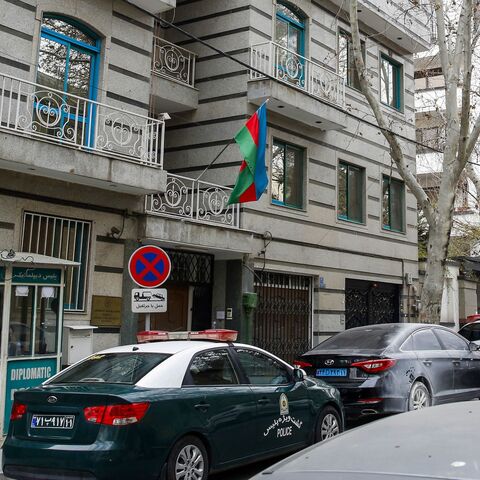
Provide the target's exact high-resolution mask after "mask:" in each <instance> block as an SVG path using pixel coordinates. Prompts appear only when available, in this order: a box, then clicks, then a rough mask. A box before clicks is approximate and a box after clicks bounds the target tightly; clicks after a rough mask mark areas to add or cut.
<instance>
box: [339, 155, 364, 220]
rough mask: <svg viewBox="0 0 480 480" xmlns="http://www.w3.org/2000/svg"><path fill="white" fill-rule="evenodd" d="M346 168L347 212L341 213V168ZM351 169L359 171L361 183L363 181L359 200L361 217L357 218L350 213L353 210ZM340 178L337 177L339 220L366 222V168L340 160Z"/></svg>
mask: <svg viewBox="0 0 480 480" xmlns="http://www.w3.org/2000/svg"><path fill="white" fill-rule="evenodd" d="M342 168H344V169H345V172H346V175H345V177H346V178H345V210H346V212H347V213H346V214H345V215H344V214H341V213H340V193H341V192H340V174H341V169H342ZM350 171H352V172H355V171H356V172H358V173H359V175H361V178H360V183H361V195H360V197H361V198H359V199H357V201H359V202H360V209H361V212H360V217H361V218H355V217H354V216H353V213H352V214H350V212H349V210H351V205H350V190H352V188H351V187H350V181H349V180H350V175H349V174H350ZM337 175H338V179H337V218H338V219H339V220H344V221H347V222H352V223H357V224H361V225H363V224H365V202H364V197H365V169H364V168H362V167H359V166H357V165H352V164H350V163H347V162H339V164H338V174H337Z"/></svg>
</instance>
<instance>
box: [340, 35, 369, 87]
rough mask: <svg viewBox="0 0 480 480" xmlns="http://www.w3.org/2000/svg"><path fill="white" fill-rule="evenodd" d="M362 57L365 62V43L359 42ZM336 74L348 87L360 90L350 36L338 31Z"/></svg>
mask: <svg viewBox="0 0 480 480" xmlns="http://www.w3.org/2000/svg"><path fill="white" fill-rule="evenodd" d="M361 48H362V57H363V61H364V62H365V42H361ZM338 73H339V75H340V76H341V77H343V78H344V79H345V83H346V84H347V85H348V86H349V87H353V88H356V89H357V90H360V81H359V79H358V72H357V67H356V66H355V59H354V57H353V44H352V36H351V35H350V34H349V33H347V32H345V31H343V30H340V31H339V32H338Z"/></svg>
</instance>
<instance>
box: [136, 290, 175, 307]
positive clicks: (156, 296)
mask: <svg viewBox="0 0 480 480" xmlns="http://www.w3.org/2000/svg"><path fill="white" fill-rule="evenodd" d="M166 311H167V289H166V288H150V289H149V288H134V289H132V312H133V313H156V312H157V313H163V312H166Z"/></svg>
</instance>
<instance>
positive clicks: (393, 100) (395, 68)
mask: <svg viewBox="0 0 480 480" xmlns="http://www.w3.org/2000/svg"><path fill="white" fill-rule="evenodd" d="M401 90H402V66H401V65H400V64H399V63H397V62H395V61H393V60H392V59H391V58H389V57H386V56H385V55H382V56H381V58H380V100H381V101H382V102H383V103H384V104H385V105H388V106H390V107H393V108H395V109H397V110H401V108H402V94H401Z"/></svg>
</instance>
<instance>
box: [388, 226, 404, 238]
mask: <svg viewBox="0 0 480 480" xmlns="http://www.w3.org/2000/svg"><path fill="white" fill-rule="evenodd" d="M382 232H385V233H394V234H396V235H403V236H405V235H406V234H407V232H406V231H404V230H395V229H393V228H389V227H385V226H383V227H382Z"/></svg>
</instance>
